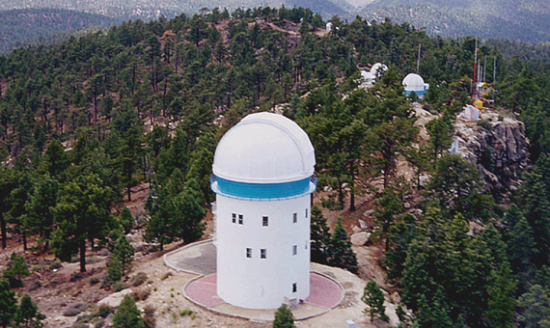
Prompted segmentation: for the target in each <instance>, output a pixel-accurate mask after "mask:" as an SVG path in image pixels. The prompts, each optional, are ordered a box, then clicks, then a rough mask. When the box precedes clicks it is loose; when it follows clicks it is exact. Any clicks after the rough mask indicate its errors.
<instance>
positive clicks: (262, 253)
mask: <svg viewBox="0 0 550 328" xmlns="http://www.w3.org/2000/svg"><path fill="white" fill-rule="evenodd" d="M246 257H247V258H249V259H251V258H252V248H247V249H246ZM260 258H261V259H266V258H267V249H265V248H262V249H260Z"/></svg>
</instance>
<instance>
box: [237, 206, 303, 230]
mask: <svg viewBox="0 0 550 328" xmlns="http://www.w3.org/2000/svg"><path fill="white" fill-rule="evenodd" d="M307 215H308V212H307V208H306V219H307ZM237 218H238V222H239V224H240V225H243V224H244V215H242V214H237V213H231V222H233V223H237ZM297 222H298V213H293V214H292V223H297ZM262 226H263V227H268V226H269V217H268V216H262Z"/></svg>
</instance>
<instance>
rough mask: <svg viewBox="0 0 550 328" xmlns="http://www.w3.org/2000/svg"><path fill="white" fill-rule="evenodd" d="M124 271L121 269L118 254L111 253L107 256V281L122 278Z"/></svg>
mask: <svg viewBox="0 0 550 328" xmlns="http://www.w3.org/2000/svg"><path fill="white" fill-rule="evenodd" d="M123 274H124V271H123V270H122V264H121V263H120V260H119V259H118V256H116V255H112V256H111V257H110V258H109V263H107V279H108V280H109V281H112V282H115V281H119V280H120V279H122V275H123Z"/></svg>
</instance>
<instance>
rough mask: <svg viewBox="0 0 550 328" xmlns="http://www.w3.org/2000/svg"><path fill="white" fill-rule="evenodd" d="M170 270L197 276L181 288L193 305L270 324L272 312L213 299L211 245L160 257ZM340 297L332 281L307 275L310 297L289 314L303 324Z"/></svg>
mask: <svg viewBox="0 0 550 328" xmlns="http://www.w3.org/2000/svg"><path fill="white" fill-rule="evenodd" d="M164 262H165V264H166V265H167V266H169V267H170V268H172V269H174V270H177V271H183V272H188V273H195V274H197V275H198V276H197V277H196V278H195V279H192V280H190V281H189V282H188V283H187V284H186V285H185V286H184V287H183V295H185V297H186V298H187V299H189V300H190V301H192V302H193V303H195V304H197V305H199V306H202V307H204V308H206V309H208V310H210V311H212V312H215V313H219V314H223V315H230V316H235V317H240V318H246V319H251V320H264V321H269V320H273V317H274V313H275V310H251V309H244V308H240V307H237V306H233V305H230V304H228V303H225V302H224V300H222V299H221V298H220V297H219V296H218V295H217V292H216V290H217V287H216V273H215V272H216V265H215V263H216V248H215V247H214V245H213V244H212V241H202V242H197V243H195V244H191V245H187V246H185V247H182V248H180V249H177V250H175V251H173V252H171V253H168V254H166V255H165V256H164ZM343 296H344V290H343V288H342V286H341V285H340V284H339V283H338V282H337V281H335V280H334V279H333V278H331V277H328V276H326V275H324V274H321V273H318V272H311V274H310V295H309V297H308V298H307V299H306V300H304V301H303V302H302V303H301V304H299V305H298V306H297V307H296V308H295V309H293V311H292V313H293V315H294V318H295V320H304V319H308V318H312V317H315V316H318V315H321V314H324V313H326V312H328V311H330V310H331V309H333V308H335V307H336V306H338V304H340V302H341V301H342V299H343Z"/></svg>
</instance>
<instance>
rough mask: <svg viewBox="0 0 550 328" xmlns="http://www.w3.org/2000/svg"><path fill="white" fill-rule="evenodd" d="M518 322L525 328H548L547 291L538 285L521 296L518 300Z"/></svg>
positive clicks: (549, 302) (549, 314)
mask: <svg viewBox="0 0 550 328" xmlns="http://www.w3.org/2000/svg"><path fill="white" fill-rule="evenodd" d="M518 306H519V307H520V308H521V309H522V311H521V312H520V314H521V315H520V318H519V319H520V321H521V322H522V323H523V324H524V327H525V328H542V327H548V323H550V297H549V296H548V291H546V290H544V288H542V287H541V286H540V285H533V286H531V288H530V289H529V292H527V293H525V294H523V295H521V297H520V298H519V300H518Z"/></svg>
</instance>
